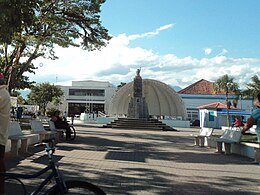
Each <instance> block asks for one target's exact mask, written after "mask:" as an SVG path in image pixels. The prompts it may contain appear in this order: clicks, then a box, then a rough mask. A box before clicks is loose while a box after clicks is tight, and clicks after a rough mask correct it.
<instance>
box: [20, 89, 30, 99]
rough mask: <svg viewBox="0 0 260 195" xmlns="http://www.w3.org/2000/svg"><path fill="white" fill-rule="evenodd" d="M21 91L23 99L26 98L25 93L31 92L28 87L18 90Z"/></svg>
mask: <svg viewBox="0 0 260 195" xmlns="http://www.w3.org/2000/svg"><path fill="white" fill-rule="evenodd" d="M18 91H19V92H20V93H21V96H22V97H23V99H28V97H27V95H28V94H29V93H30V92H31V90H29V89H24V90H18Z"/></svg>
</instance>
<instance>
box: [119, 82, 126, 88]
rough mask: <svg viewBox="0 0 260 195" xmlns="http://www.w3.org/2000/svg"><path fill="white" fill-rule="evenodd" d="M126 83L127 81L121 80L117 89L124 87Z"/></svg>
mask: <svg viewBox="0 0 260 195" xmlns="http://www.w3.org/2000/svg"><path fill="white" fill-rule="evenodd" d="M124 85H126V83H125V82H120V84H119V85H117V89H120V88H121V87H123V86H124Z"/></svg>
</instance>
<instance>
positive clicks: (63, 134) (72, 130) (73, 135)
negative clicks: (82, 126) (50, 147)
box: [60, 125, 76, 141]
mask: <svg viewBox="0 0 260 195" xmlns="http://www.w3.org/2000/svg"><path fill="white" fill-rule="evenodd" d="M69 128H70V131H69V132H67V133H69V134H70V135H69V136H68V138H66V130H65V129H64V130H63V131H61V135H60V138H61V139H66V140H67V141H69V140H74V139H75V138H76V130H75V128H74V126H73V125H69Z"/></svg>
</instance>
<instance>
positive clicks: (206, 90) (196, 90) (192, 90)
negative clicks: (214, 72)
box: [178, 79, 214, 94]
mask: <svg viewBox="0 0 260 195" xmlns="http://www.w3.org/2000/svg"><path fill="white" fill-rule="evenodd" d="M178 93H180V94H214V88H213V82H210V81H207V80H205V79H201V80H199V81H197V82H195V83H193V84H191V85H189V86H188V87H186V88H184V89H182V90H180V91H178Z"/></svg>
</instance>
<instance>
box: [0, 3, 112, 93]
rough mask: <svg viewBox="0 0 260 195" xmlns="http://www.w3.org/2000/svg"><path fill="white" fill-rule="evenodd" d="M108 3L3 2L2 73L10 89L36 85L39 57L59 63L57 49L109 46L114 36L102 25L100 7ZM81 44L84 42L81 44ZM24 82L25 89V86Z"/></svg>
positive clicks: (0, 52) (0, 49)
mask: <svg viewBox="0 0 260 195" xmlns="http://www.w3.org/2000/svg"><path fill="white" fill-rule="evenodd" d="M104 2H105V0H66V1H64V0H55V1H50V0H10V1H9V0H3V1H1V3H0V16H1V17H0V18H1V19H0V27H1V29H2V30H3V29H4V32H3V33H2V32H1V33H0V71H2V72H3V73H4V74H5V75H6V76H8V86H9V91H10V92H11V91H12V90H14V89H24V88H25V87H30V86H31V85H32V84H33V83H31V82H29V80H28V77H24V76H23V74H24V73H25V72H31V73H34V70H35V69H36V67H35V66H34V64H33V61H34V60H35V59H37V58H39V57H45V58H50V59H53V60H54V59H57V56H56V55H55V52H54V49H55V46H57V45H58V46H61V47H69V46H74V47H80V46H81V47H82V48H83V49H86V50H87V51H92V50H95V49H100V48H101V47H103V46H106V45H107V43H108V41H109V39H110V38H111V36H110V35H109V34H108V30H107V29H105V28H104V27H103V26H102V25H101V21H100V16H99V13H100V11H101V10H100V7H101V4H103V3H104ZM79 40H80V41H79ZM21 81H23V82H24V83H23V85H21Z"/></svg>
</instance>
